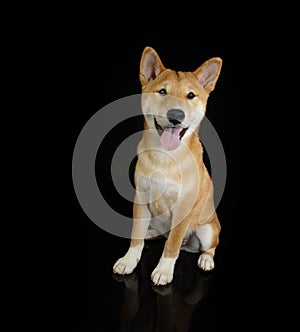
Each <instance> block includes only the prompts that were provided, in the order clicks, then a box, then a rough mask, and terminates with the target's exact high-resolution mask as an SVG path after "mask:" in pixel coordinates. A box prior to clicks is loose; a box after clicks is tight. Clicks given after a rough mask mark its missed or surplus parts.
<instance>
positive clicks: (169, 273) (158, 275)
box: [151, 219, 188, 285]
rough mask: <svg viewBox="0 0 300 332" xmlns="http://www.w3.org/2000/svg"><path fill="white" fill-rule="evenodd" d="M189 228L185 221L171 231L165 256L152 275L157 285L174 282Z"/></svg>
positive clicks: (163, 255)
mask: <svg viewBox="0 0 300 332" xmlns="http://www.w3.org/2000/svg"><path fill="white" fill-rule="evenodd" d="M187 227H188V220H187V219H184V220H183V221H182V222H180V223H179V224H178V225H176V226H175V227H174V228H172V229H171V231H170V233H169V236H168V239H167V240H166V243H165V247H164V251H163V254H162V256H161V258H160V260H159V263H158V265H157V266H156V268H155V269H154V270H153V272H152V274H151V279H152V281H153V283H154V284H155V285H166V284H168V283H170V282H171V281H172V280H173V273H174V267H175V263H176V260H177V258H178V256H179V252H180V247H181V244H182V241H183V238H184V235H185V233H186V231H187Z"/></svg>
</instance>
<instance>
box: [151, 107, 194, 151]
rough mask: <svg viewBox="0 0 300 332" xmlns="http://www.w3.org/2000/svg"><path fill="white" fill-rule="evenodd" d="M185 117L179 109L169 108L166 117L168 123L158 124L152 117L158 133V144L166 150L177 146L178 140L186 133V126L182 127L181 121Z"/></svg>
mask: <svg viewBox="0 0 300 332" xmlns="http://www.w3.org/2000/svg"><path fill="white" fill-rule="evenodd" d="M184 118H185V114H184V112H183V111H182V110H180V109H170V110H169V111H168V112H167V119H168V122H169V125H167V126H164V127H162V126H160V125H159V124H158V122H157V120H156V119H155V118H154V124H155V127H156V129H157V132H158V134H159V135H160V144H161V145H162V146H163V147H164V148H165V149H166V150H168V151H172V150H175V149H177V148H178V146H179V145H180V140H181V139H182V137H183V135H184V134H185V133H186V131H187V129H188V127H187V128H182V127H181V123H182V121H183V120H184Z"/></svg>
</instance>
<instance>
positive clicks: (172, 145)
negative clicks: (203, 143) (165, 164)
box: [160, 127, 181, 151]
mask: <svg viewBox="0 0 300 332" xmlns="http://www.w3.org/2000/svg"><path fill="white" fill-rule="evenodd" d="M180 130H181V128H174V127H166V128H165V129H164V131H163V133H162V134H161V136H160V144H161V145H162V146H163V147H164V148H165V149H166V150H168V151H172V150H175V149H176V148H178V146H179V144H180V137H179V133H180Z"/></svg>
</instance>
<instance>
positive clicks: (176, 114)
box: [167, 108, 185, 125]
mask: <svg viewBox="0 0 300 332" xmlns="http://www.w3.org/2000/svg"><path fill="white" fill-rule="evenodd" d="M167 117H168V120H169V121H170V122H171V123H172V124H173V125H177V124H179V123H181V122H182V121H183V119H184V117H185V114H184V112H183V111H182V110H180V109H177V108H172V109H170V110H169V111H168V113H167Z"/></svg>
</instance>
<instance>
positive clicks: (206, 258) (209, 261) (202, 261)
mask: <svg viewBox="0 0 300 332" xmlns="http://www.w3.org/2000/svg"><path fill="white" fill-rule="evenodd" d="M198 266H199V267H200V268H201V269H202V270H204V271H210V270H212V269H213V268H214V267H215V263H214V259H213V257H212V256H211V255H207V254H202V255H201V256H200V257H199V260H198Z"/></svg>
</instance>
